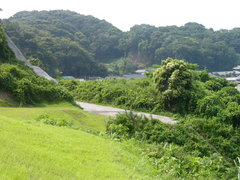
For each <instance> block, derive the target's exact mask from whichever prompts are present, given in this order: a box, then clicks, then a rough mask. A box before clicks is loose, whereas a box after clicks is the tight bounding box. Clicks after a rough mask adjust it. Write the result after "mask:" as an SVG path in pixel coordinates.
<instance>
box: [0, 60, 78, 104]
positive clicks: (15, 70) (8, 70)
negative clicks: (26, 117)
mask: <svg viewBox="0 0 240 180" xmlns="http://www.w3.org/2000/svg"><path fill="white" fill-rule="evenodd" d="M22 66H23V65H22ZM23 67H24V66H23ZM23 67H21V65H11V64H0V72H1V73H0V88H1V89H4V90H6V91H8V92H10V93H11V94H13V96H14V98H15V100H16V101H17V102H19V103H20V104H34V103H40V102H58V101H69V102H73V97H72V96H71V95H70V93H69V92H68V91H67V90H66V89H65V88H63V87H61V86H59V85H58V84H56V83H54V82H51V81H48V80H46V79H44V78H42V77H38V76H36V75H35V74H34V73H33V72H32V70H30V69H28V68H27V67H24V68H23Z"/></svg>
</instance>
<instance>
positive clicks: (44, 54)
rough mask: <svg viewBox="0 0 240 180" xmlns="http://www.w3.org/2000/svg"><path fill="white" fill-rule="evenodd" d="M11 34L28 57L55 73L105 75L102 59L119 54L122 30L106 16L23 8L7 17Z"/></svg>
mask: <svg viewBox="0 0 240 180" xmlns="http://www.w3.org/2000/svg"><path fill="white" fill-rule="evenodd" d="M5 26H6V29H7V32H8V34H9V36H10V37H11V38H12V39H13V41H14V42H16V44H17V46H19V47H20V49H21V50H22V51H23V53H24V54H25V55H26V56H27V57H31V56H34V57H37V58H39V59H41V60H42V61H43V63H44V65H45V69H46V70H47V71H48V72H50V73H52V74H54V73H55V74H56V73H57V72H58V71H62V73H63V74H64V75H74V76H93V75H95V76H96V75H99V76H104V75H106V69H105V68H104V67H103V66H101V65H100V64H99V61H104V60H108V59H113V58H118V57H119V56H121V52H120V51H119V49H118V48H117V46H118V40H119V38H120V37H121V33H122V32H121V31H120V30H118V29H117V28H115V27H113V26H112V25H111V24H109V23H107V22H106V21H104V20H99V19H96V18H94V17H92V16H83V15H80V14H77V13H74V12H71V11H60V10H59V11H40V12H38V11H32V12H20V13H17V14H16V15H14V16H13V17H12V18H10V19H8V20H7V21H5Z"/></svg>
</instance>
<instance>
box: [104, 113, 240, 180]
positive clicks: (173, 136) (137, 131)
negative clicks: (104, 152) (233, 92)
mask: <svg viewBox="0 0 240 180" xmlns="http://www.w3.org/2000/svg"><path fill="white" fill-rule="evenodd" d="M107 132H108V133H109V135H111V136H112V137H114V138H118V139H122V140H124V139H129V138H134V139H137V140H138V141H141V142H145V144H146V146H147V148H146V149H145V153H146V154H147V156H148V157H149V160H150V161H151V162H152V163H153V164H155V166H156V168H157V170H158V173H159V174H161V175H166V174H167V175H168V178H176V179H195V178H196V179H237V168H236V167H235V166H234V160H235V159H236V157H237V156H239V150H240V149H239V145H238V144H239V140H240V136H239V129H238V130H234V129H233V127H232V126H230V125H227V124H225V123H222V122H221V121H219V120H214V119H211V120H206V119H197V118H194V117H189V118H186V119H184V120H183V121H182V122H179V123H178V124H177V125H174V126H172V125H167V124H163V123H161V122H160V121H159V120H155V119H151V120H149V119H147V118H145V117H139V116H137V115H133V114H131V113H130V114H120V115H118V116H117V117H116V118H115V119H112V120H111V121H109V123H108V125H107ZM150 145H151V146H152V148H149V146H150Z"/></svg>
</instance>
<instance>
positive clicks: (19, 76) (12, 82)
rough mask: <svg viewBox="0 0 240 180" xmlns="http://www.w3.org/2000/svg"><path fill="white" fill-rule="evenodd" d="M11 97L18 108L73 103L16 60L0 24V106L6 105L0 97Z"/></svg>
mask: <svg viewBox="0 0 240 180" xmlns="http://www.w3.org/2000/svg"><path fill="white" fill-rule="evenodd" d="M3 94H4V96H5V94H6V95H7V96H9V97H10V96H11V97H12V98H13V100H14V101H15V102H16V103H12V104H15V105H18V106H21V105H29V104H31V105H34V104H36V103H42V102H58V101H69V102H73V97H72V96H71V95H70V93H69V92H67V91H66V90H65V89H64V88H62V87H61V86H60V85H58V84H56V83H55V82H53V81H48V80H46V79H45V78H43V77H39V76H37V75H36V74H35V73H34V72H33V70H32V69H31V68H30V67H28V66H26V65H25V64H24V63H23V62H22V61H19V60H17V59H16V57H15V55H14V53H13V52H12V51H11V49H10V48H9V47H8V44H7V39H6V35H5V32H4V29H3V27H2V24H1V23H0V106H2V105H4V106H5V105H7V104H8V103H9V102H5V101H4V99H5V100H6V98H2V95H3Z"/></svg>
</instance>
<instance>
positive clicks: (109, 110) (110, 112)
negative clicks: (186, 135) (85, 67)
mask: <svg viewBox="0 0 240 180" xmlns="http://www.w3.org/2000/svg"><path fill="white" fill-rule="evenodd" d="M76 103H77V104H78V105H80V106H81V107H82V108H83V110H84V111H86V112H90V113H96V114H101V115H106V116H112V117H114V116H116V115H117V114H119V113H124V112H125V111H127V112H130V111H129V110H124V109H120V108H113V107H109V106H101V105H96V104H90V103H85V102H79V101H77V102H76ZM133 113H134V114H137V115H143V116H146V117H148V118H151V117H152V118H154V119H159V120H160V121H162V122H163V123H167V124H176V123H177V121H175V120H173V119H171V118H170V117H167V116H160V115H155V114H149V113H143V112H133Z"/></svg>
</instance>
